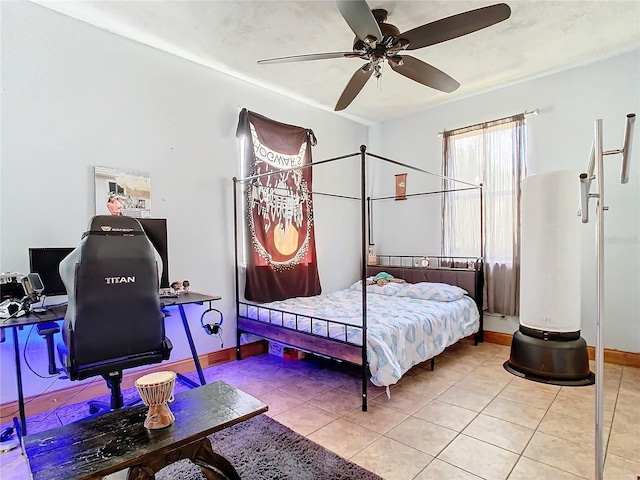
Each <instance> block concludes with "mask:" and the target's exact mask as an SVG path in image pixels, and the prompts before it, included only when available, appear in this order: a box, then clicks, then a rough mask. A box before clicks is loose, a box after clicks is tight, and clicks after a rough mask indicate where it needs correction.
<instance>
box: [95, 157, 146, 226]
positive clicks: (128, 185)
mask: <svg viewBox="0 0 640 480" xmlns="http://www.w3.org/2000/svg"><path fill="white" fill-rule="evenodd" d="M94 169H95V174H94V178H95V192H96V215H125V216H128V217H135V218H149V217H151V177H150V176H149V174H148V173H143V172H132V171H128V170H118V169H115V168H110V167H98V166H96V167H94Z"/></svg>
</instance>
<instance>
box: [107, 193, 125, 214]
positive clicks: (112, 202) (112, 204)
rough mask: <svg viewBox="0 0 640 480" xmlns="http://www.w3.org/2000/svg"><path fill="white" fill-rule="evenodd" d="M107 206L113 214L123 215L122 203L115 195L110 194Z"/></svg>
mask: <svg viewBox="0 0 640 480" xmlns="http://www.w3.org/2000/svg"><path fill="white" fill-rule="evenodd" d="M107 208H108V209H109V213H110V214H111V215H122V203H121V202H120V200H118V199H117V198H116V197H115V196H114V195H110V196H109V200H108V201H107Z"/></svg>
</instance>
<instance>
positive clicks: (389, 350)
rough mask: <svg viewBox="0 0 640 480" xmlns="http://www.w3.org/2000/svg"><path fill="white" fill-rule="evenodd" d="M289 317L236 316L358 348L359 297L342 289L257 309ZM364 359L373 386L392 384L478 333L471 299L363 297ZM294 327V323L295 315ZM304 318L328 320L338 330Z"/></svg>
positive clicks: (253, 309)
mask: <svg viewBox="0 0 640 480" xmlns="http://www.w3.org/2000/svg"><path fill="white" fill-rule="evenodd" d="M260 307H268V308H272V309H277V310H283V311H285V312H290V313H283V314H280V313H276V312H271V313H270V312H269V310H267V309H266V308H258V306H248V307H247V308H246V310H243V311H241V314H242V315H244V316H246V317H247V318H250V319H253V320H260V321H263V322H266V323H273V324H277V325H283V326H285V327H287V328H292V329H296V330H299V331H301V332H307V333H309V332H310V331H312V332H313V333H315V334H318V335H322V336H327V330H328V336H329V337H330V338H333V339H337V340H342V341H348V342H349V343H352V344H355V345H362V329H361V328H354V327H350V326H349V325H354V326H360V325H361V324H362V292H360V291H356V290H352V289H346V290H339V291H337V292H333V293H329V294H322V295H318V296H314V297H299V298H292V299H287V300H282V301H277V302H270V303H265V304H261V305H260ZM367 307H368V308H367V340H368V342H367V358H368V361H369V369H370V370H371V381H372V382H373V384H374V385H378V386H388V385H393V384H394V383H396V382H397V381H398V380H400V378H401V377H402V375H403V374H404V373H405V372H407V371H408V370H409V369H410V368H411V367H413V366H414V365H416V364H418V363H421V362H424V361H425V360H429V359H430V358H432V357H435V356H436V355H438V354H439V353H441V352H442V351H443V350H444V349H445V348H446V347H448V346H449V345H452V344H454V343H455V342H457V341H458V340H460V339H461V338H464V337H466V336H469V335H471V334H473V333H476V332H477V331H478V330H479V328H480V314H479V312H478V308H477V306H476V304H475V302H474V301H473V299H472V298H470V297H467V296H465V297H464V298H462V299H460V300H456V301H453V302H436V301H428V300H420V299H415V298H410V297H398V296H388V295H379V294H375V293H368V294H367ZM293 313H296V314H298V316H297V324H296V315H293ZM309 317H319V318H321V319H326V320H334V321H337V322H342V323H344V324H347V325H340V324H336V323H330V322H326V321H322V320H319V319H317V318H314V319H313V320H312V319H311V318H309Z"/></svg>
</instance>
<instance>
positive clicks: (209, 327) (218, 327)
mask: <svg viewBox="0 0 640 480" xmlns="http://www.w3.org/2000/svg"><path fill="white" fill-rule="evenodd" d="M211 312H216V313H217V314H218V315H220V321H219V322H217V323H204V317H205V316H206V315H207V314H208V313H211ZM223 322H224V316H223V315H222V312H221V311H220V310H218V309H215V308H211V307H209V308H208V309H207V310H205V311H204V312H202V316H201V317H200V325H202V328H204V331H205V332H207V335H214V336H216V337H218V338H219V339H220V348H222V347H224V343H223V342H222V323H223Z"/></svg>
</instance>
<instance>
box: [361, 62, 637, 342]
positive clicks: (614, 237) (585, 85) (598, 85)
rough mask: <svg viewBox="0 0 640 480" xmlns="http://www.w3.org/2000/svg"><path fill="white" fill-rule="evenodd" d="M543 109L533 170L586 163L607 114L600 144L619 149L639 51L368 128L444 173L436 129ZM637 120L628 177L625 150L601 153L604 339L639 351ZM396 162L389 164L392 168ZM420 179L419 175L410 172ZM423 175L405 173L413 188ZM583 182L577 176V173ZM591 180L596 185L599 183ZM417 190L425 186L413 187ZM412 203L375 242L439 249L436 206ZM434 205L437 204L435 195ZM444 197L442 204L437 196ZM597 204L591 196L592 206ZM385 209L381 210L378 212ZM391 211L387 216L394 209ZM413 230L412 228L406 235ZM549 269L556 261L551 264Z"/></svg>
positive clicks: (383, 142) (380, 149)
mask: <svg viewBox="0 0 640 480" xmlns="http://www.w3.org/2000/svg"><path fill="white" fill-rule="evenodd" d="M534 108H539V109H540V115H537V116H530V117H528V119H527V124H528V134H529V138H528V152H529V157H528V165H529V174H536V173H541V172H547V171H552V170H565V169H571V170H577V171H585V170H586V168H587V162H588V156H589V152H590V148H591V143H592V141H593V124H594V121H595V120H596V119H599V118H601V119H603V121H604V148H605V150H613V149H618V148H621V147H622V141H623V140H622V138H623V132H624V124H625V117H626V114H627V113H631V112H634V113H636V114H639V113H640V52H638V51H635V52H631V53H628V54H625V55H621V56H618V57H614V58H611V59H609V60H605V61H601V62H597V63H593V64H590V65H586V66H582V67H579V68H574V69H571V70H567V71H564V72H560V73H556V74H554V75H549V76H546V77H541V78H537V79H533V80H530V81H527V82H523V83H519V84H516V85H512V86H509V87H505V88H501V89H498V90H494V91H491V92H487V93H484V94H481V95H476V96H473V97H470V98H466V99H462V100H458V101H454V102H451V103H447V104H444V105H440V106H437V107H434V108H431V109H428V110H425V111H423V112H420V113H417V114H415V115H411V116H407V117H403V118H399V119H395V120H392V121H388V122H384V123H381V124H378V125H376V126H374V127H372V128H370V131H369V145H370V150H371V151H373V152H375V153H379V154H381V155H383V156H388V157H390V158H393V159H395V160H398V161H402V162H405V163H410V164H412V165H415V166H418V167H421V168H424V169H427V170H431V171H434V172H440V171H441V165H442V139H441V138H438V136H437V134H438V132H440V131H442V130H444V129H451V128H457V127H463V126H466V125H472V124H475V123H479V122H483V121H487V120H492V119H495V118H501V117H505V116H508V115H511V114H514V113H518V112H523V111H525V110H532V109H534ZM639 139H640V125H639V124H638V123H636V128H635V140H636V141H635V148H634V150H633V155H632V160H631V178H630V181H629V183H628V184H626V185H621V184H620V183H619V179H620V156H619V155H616V156H607V157H605V164H606V167H605V175H604V178H605V180H606V185H605V204H606V205H608V206H609V207H610V210H609V211H608V212H607V213H606V214H605V217H604V218H605V237H606V238H605V240H606V241H605V276H606V280H605V318H604V323H605V339H604V340H605V347H607V348H613V349H620V350H624V351H629V352H640V295H639V292H640V268H639V267H640V213H639V212H640V208H639V207H640V161H639V158H640V141H639ZM391 170H393V171H391ZM393 173H402V172H401V171H400V169H397V168H394V169H387V170H385V171H380V170H379V171H377V172H376V174H375V177H376V186H377V188H382V187H383V186H384V188H392V186H393ZM414 179H415V180H414ZM415 181H417V175H415V174H412V173H410V174H409V176H408V181H407V183H408V185H409V189H410V190H411V189H412V183H414V182H415ZM576 182H577V179H576ZM596 190H597V188H594V189H593V191H596ZM413 191H414V192H415V191H419V190H413ZM395 203H396V204H397V203H407V204H409V203H415V206H410V207H408V208H407V210H406V211H407V212H409V213H408V214H407V215H406V218H405V219H404V220H406V221H407V222H410V223H414V225H411V227H410V228H409V229H408V230H407V229H404V230H403V229H399V228H395V226H396V224H397V223H398V216H399V213H400V212H401V211H402V210H399V209H398V208H399V207H397V206H396V205H392V206H391V207H388V209H387V210H386V211H384V213H385V215H384V217H383V218H377V220H378V223H380V221H387V219H389V218H391V216H392V215H394V211H395V210H394V209H396V210H397V214H395V215H394V218H392V219H391V220H390V222H391V225H393V226H394V228H387V226H385V228H384V230H383V229H382V228H381V227H378V228H377V229H376V232H377V235H376V237H377V238H376V243H377V244H382V248H380V249H379V251H381V250H383V249H384V248H395V249H397V248H398V247H397V246H396V245H397V241H398V240H399V239H401V240H402V241H403V244H402V245H403V247H402V249H404V250H405V251H404V252H402V253H421V252H425V251H426V252H427V253H433V252H439V251H440V209H439V206H434V207H433V208H431V209H428V210H427V209H425V210H423V211H421V209H420V208H418V206H417V205H418V202H413V201H412V200H409V201H408V202H395ZM436 203H437V202H436ZM438 205H439V204H438ZM594 208H595V202H593V203H592V212H593V209H594ZM378 213H379V215H380V216H382V213H380V209H379V211H378ZM390 214H391V215H390ZM594 218H595V217H594V216H593V213H592V221H591V223H589V224H588V225H584V226H583V227H584V238H583V240H584V243H583V282H582V285H583V295H582V334H583V336H584V337H585V339H586V340H587V342H588V343H589V345H595V295H596V290H595V236H594V235H595V234H594ZM407 232H410V234H408V235H407ZM549 268H553V265H550V266H549ZM485 328H486V329H487V330H493V331H508V332H513V331H514V330H515V329H516V328H517V321H514V320H513V319H511V320H510V321H505V320H500V319H496V318H488V319H487V322H486V327H485Z"/></svg>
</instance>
